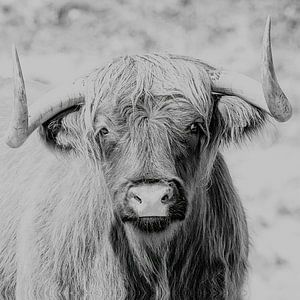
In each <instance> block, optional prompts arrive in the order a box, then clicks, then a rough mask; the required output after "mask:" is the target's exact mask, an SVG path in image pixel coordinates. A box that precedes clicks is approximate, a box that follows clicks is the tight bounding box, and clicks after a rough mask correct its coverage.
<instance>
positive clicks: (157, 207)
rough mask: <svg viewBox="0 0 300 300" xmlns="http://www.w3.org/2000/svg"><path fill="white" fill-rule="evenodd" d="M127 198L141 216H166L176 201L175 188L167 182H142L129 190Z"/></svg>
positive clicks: (130, 205)
mask: <svg viewBox="0 0 300 300" xmlns="http://www.w3.org/2000/svg"><path fill="white" fill-rule="evenodd" d="M127 200H128V205H129V207H131V208H132V209H133V210H134V211H135V212H136V213H137V215H138V216H139V217H165V216H167V215H168V204H170V203H172V202H173V201H174V188H173V186H171V185H168V184H165V183H162V184H160V183H156V184H140V185H138V186H133V187H131V188H130V189H129V190H128V194H127Z"/></svg>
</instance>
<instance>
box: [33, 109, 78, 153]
mask: <svg viewBox="0 0 300 300" xmlns="http://www.w3.org/2000/svg"><path fill="white" fill-rule="evenodd" d="M79 109H80V106H75V107H71V108H68V109H67V110H64V111H62V112H60V113H59V114H57V115H56V116H54V117H53V118H51V119H49V120H48V121H46V122H45V123H43V125H42V126H40V128H39V134H40V136H41V138H42V140H43V141H44V142H45V143H46V145H47V146H50V147H52V148H54V149H56V150H63V151H64V152H65V151H70V150H75V149H76V148H77V147H78V145H79V144H80V136H82V135H81V132H80V131H81V130H80V124H81V123H80V121H79V118H80V112H79Z"/></svg>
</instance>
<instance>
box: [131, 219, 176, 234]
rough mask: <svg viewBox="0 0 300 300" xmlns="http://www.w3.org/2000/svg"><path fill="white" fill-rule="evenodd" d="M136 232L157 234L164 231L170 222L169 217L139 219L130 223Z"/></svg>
mask: <svg viewBox="0 0 300 300" xmlns="http://www.w3.org/2000/svg"><path fill="white" fill-rule="evenodd" d="M130 222H131V224H132V225H133V226H134V227H135V228H137V229H138V230H140V231H142V232H144V233H158V232H162V231H164V230H166V229H167V228H168V227H169V226H170V224H171V223H172V220H171V218H170V217H156V216H152V217H139V218H136V219H133V220H131V221H130Z"/></svg>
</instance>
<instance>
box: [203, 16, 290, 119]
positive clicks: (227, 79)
mask: <svg viewBox="0 0 300 300" xmlns="http://www.w3.org/2000/svg"><path fill="white" fill-rule="evenodd" d="M270 28H271V22H270V18H268V20H267V24H266V29H265V34H264V40H263V62H262V82H263V84H262V85H261V84H260V83H259V82H257V81H256V80H254V79H251V78H249V77H248V76H245V75H242V74H239V73H234V72H230V71H223V70H222V71H221V70H217V69H213V70H210V71H209V74H210V77H211V80H212V90H213V91H214V92H217V93H222V94H225V95H233V96H237V97H239V98H241V99H243V100H245V101H247V102H249V103H251V104H253V105H255V106H257V107H259V108H262V109H264V110H265V111H267V112H268V113H269V114H270V115H271V116H273V117H274V118H275V119H276V120H277V121H279V122H285V121H287V120H288V119H289V118H290V117H291V115H292V108H291V105H290V103H289V101H288V99H287V97H286V96H285V95H284V93H283V92H282V90H281V88H280V86H279V84H278V82H277V79H276V75H275V71H274V65H273V60H272V51H271V42H270Z"/></svg>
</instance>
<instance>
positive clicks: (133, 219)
mask: <svg viewBox="0 0 300 300" xmlns="http://www.w3.org/2000/svg"><path fill="white" fill-rule="evenodd" d="M186 211H187V201H186V200H185V199H184V200H183V201H180V202H179V203H178V202H177V203H176V205H174V206H171V207H170V208H169V214H168V216H165V217H162V216H147V217H138V216H137V215H136V214H135V213H133V212H131V213H129V212H128V211H127V214H124V215H123V216H122V217H121V219H122V221H123V223H130V224H132V225H133V227H134V228H136V229H138V230H139V231H141V232H143V233H159V232H162V231H165V230H166V229H168V227H169V226H170V225H171V224H173V223H175V222H176V221H177V222H180V221H183V220H184V219H185V216H186Z"/></svg>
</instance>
